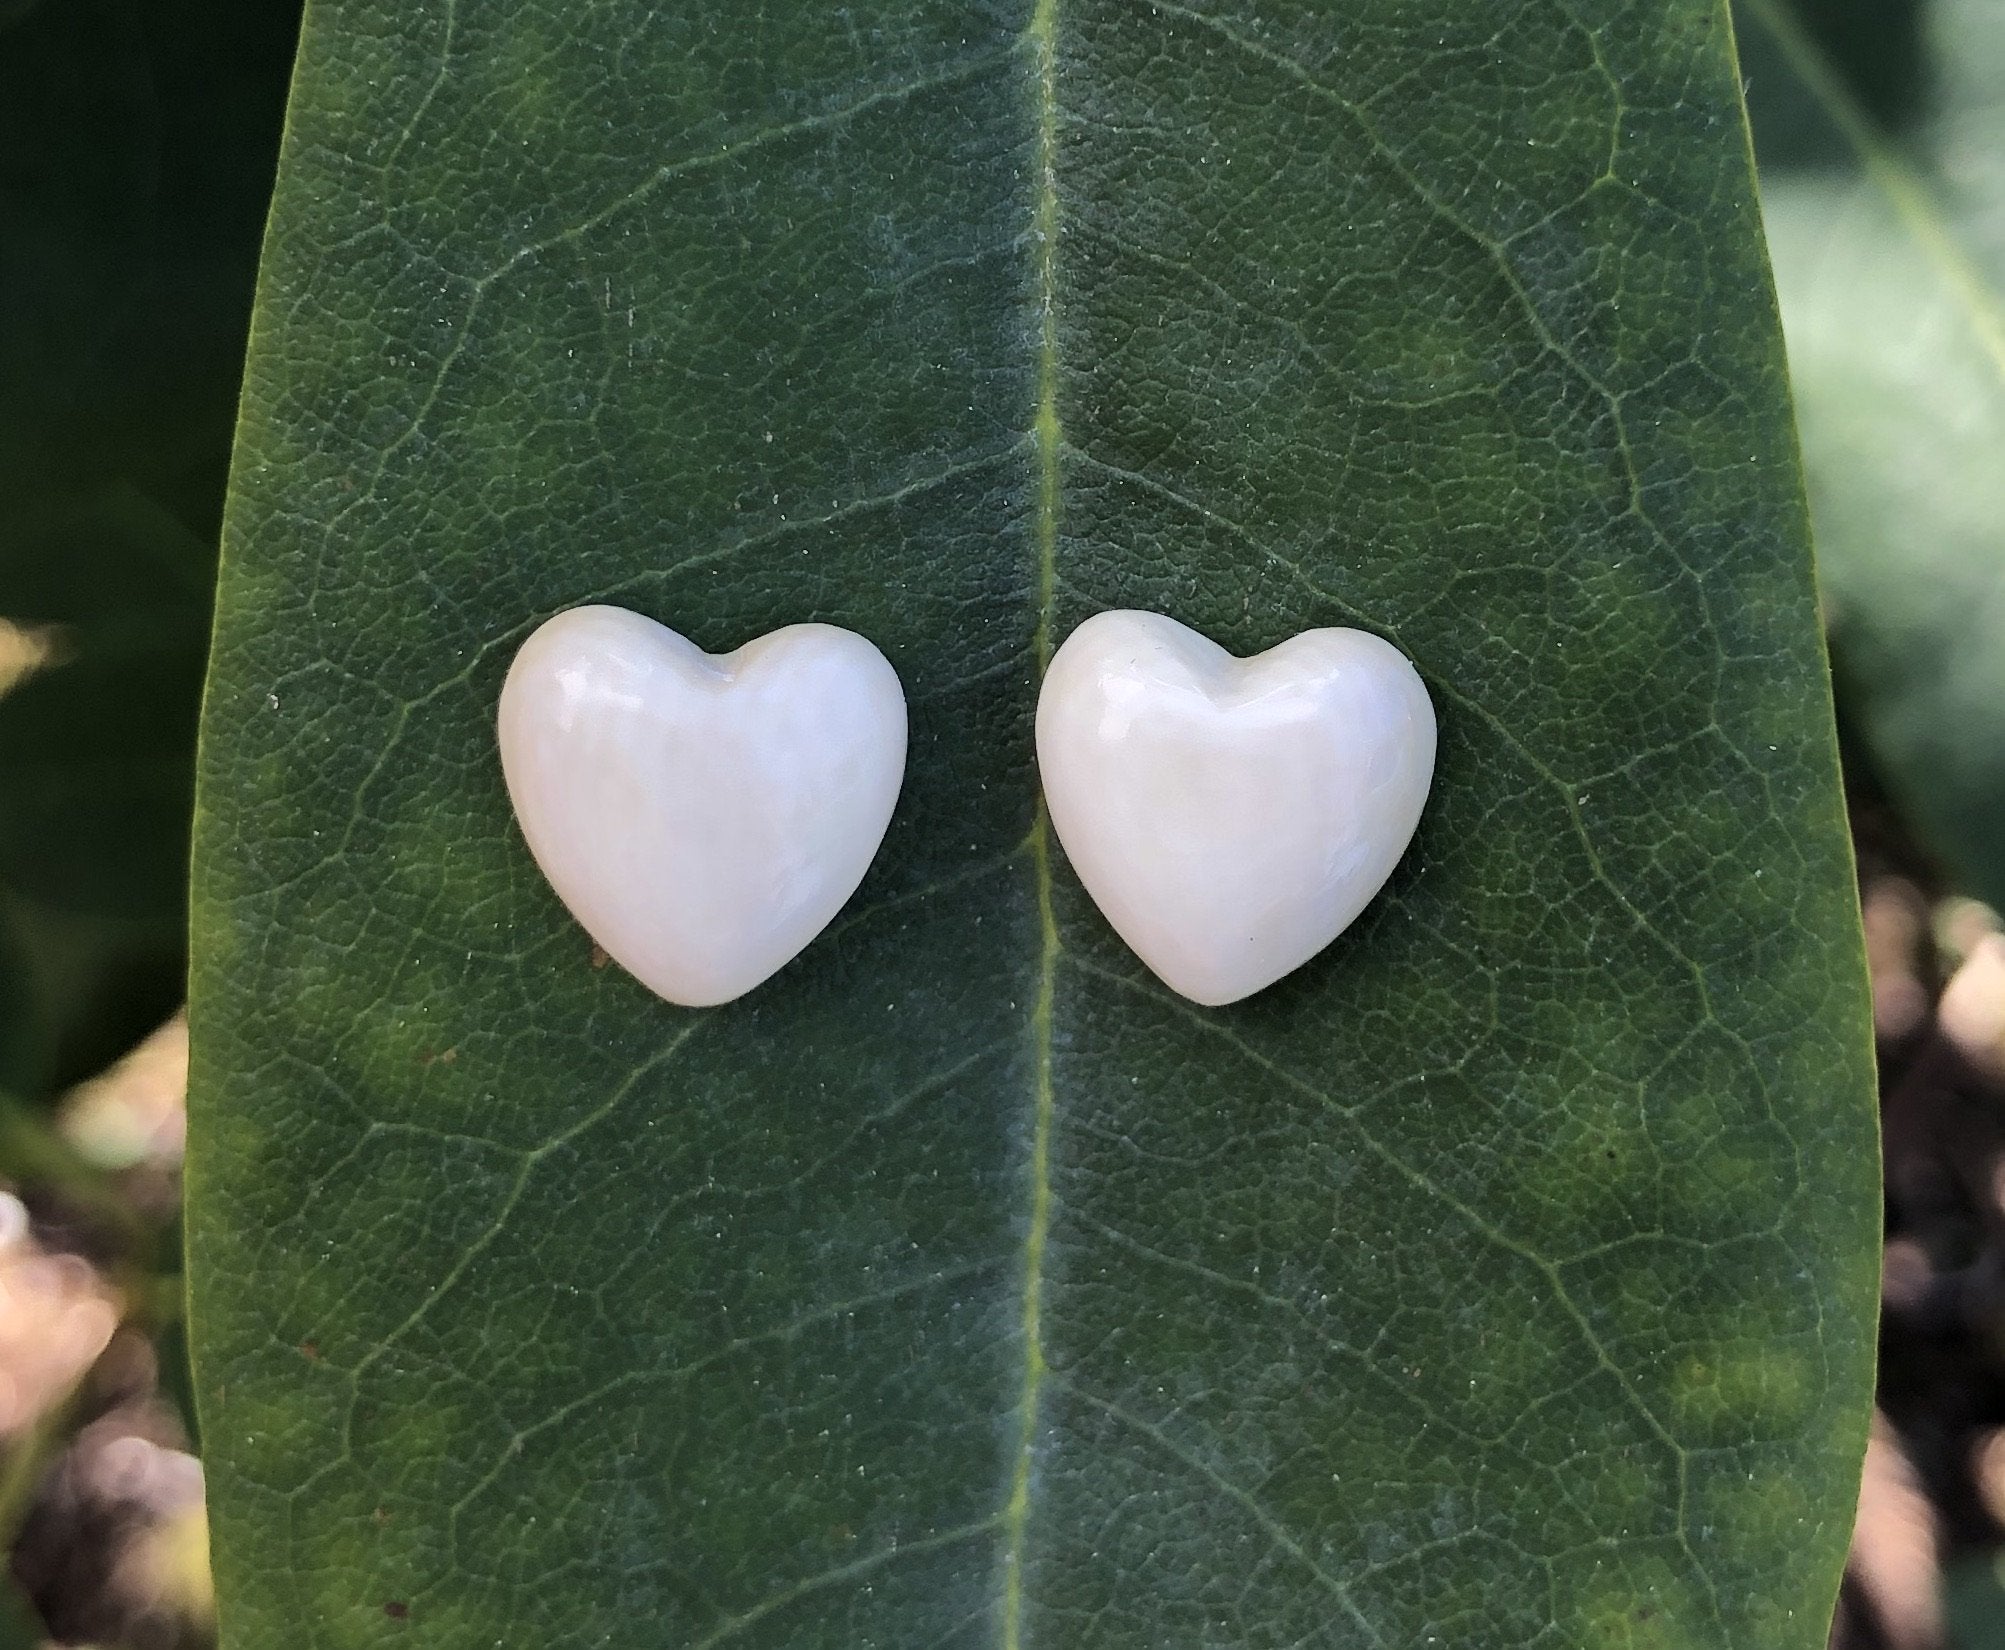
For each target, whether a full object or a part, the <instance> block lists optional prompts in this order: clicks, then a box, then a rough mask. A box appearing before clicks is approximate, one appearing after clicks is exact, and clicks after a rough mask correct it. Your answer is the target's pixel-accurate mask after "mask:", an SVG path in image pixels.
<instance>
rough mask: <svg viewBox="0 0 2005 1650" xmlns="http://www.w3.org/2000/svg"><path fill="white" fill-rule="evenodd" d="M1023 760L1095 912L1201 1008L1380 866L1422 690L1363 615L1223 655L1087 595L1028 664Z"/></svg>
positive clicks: (1406, 823) (1430, 757)
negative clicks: (1033, 704) (1091, 604)
mask: <svg viewBox="0 0 2005 1650" xmlns="http://www.w3.org/2000/svg"><path fill="white" fill-rule="evenodd" d="M1037 760H1038V766H1039V768H1040V769H1041V770H1042V774H1043V780H1044V795H1045V803H1046V806H1047V807H1048V808H1049V809H1050V813H1051V823H1052V825H1053V827H1054V828H1055V829H1056V830H1057V832H1058V839H1059V841H1060V842H1062V843H1063V844H1064V845H1065V852H1066V856H1067V857H1068V858H1069V859H1070V860H1071V861H1072V867H1073V869H1074V870H1075V871H1077V872H1078V874H1079V880H1080V881H1081V882H1082V883H1084V884H1085V885H1086V891H1087V892H1088V893H1089V894H1091V895H1092V896H1093V898H1094V900H1095V902H1096V903H1097V904H1098V905H1099V907H1100V909H1101V910H1102V911H1103V912H1104V913H1105V914H1106V917H1107V920H1108V921H1109V922H1110V923H1112V924H1113V925H1114V928H1115V931H1116V932H1118V933H1119V934H1120V936H1121V938H1122V939H1124V940H1126V941H1127V942H1128V944H1129V946H1130V947H1131V948H1132V949H1133V950H1134V952H1135V954H1136V955H1137V956H1139V957H1140V958H1141V959H1142V961H1143V962H1145V963H1147V964H1148V965H1149V967H1150V968H1152V969H1153V970H1154V971H1155V972H1156V973H1157V974H1158V975H1159V976H1160V977H1161V978H1162V980H1163V981H1164V983H1165V984H1167V985H1168V986H1170V987H1171V988H1172V989H1173V990H1175V991H1177V992H1179V993H1181V994H1182V995H1183V996H1185V997H1188V998H1190V999H1191V1000H1192V1001H1193V1002H1197V1003H1203V1004H1206V1005H1207V1006H1212V1007H1216V1006H1218V1005H1220V1004H1223V1003H1230V1002H1237V1001H1238V1000H1239V999H1240V998H1242V997H1247V996H1251V995H1252V994H1253V993H1254V992H1256V991H1258V990H1260V989H1261V988H1262V987H1264V986H1268V985H1272V984H1273V983H1274V982H1275V981H1276V980H1278V979H1280V978H1281V976H1282V975H1284V974H1287V973H1289V972H1290V971H1292V970H1294V969H1296V968H1299V967H1301V965H1302V964H1303V963H1305V962H1307V961H1308V960H1309V959H1310V958H1311V957H1313V956H1314V955H1315V954H1316V953H1317V952H1318V951H1320V950H1322V949H1323V947H1324V946H1326V945H1328V944H1329V943H1330V941H1332V940H1333V939H1335V938H1336V937H1337V936H1338V935H1339V934H1341V933H1342V932H1343V931H1344V929H1345V928H1347V927H1348V926H1349V925H1350V922H1351V919H1352V918H1354V917H1355V916H1356V915H1357V914H1358V913H1359V912H1360V911H1362V910H1363V909H1364V908H1365V906H1366V905H1367V904H1368V903H1369V902H1370V900H1371V897H1372V895H1374V894H1375V893H1377V892H1378V890H1379V888H1380V887H1381V886H1382V885H1383V884H1384V882H1385V879H1386V878H1387V877H1388V876H1390V875H1391V874H1392V868H1393V866H1395V865H1396V864H1398V863H1399V856H1400V855H1401V854H1402V853H1404V852H1405V851H1406V845H1407V843H1408V842H1409V841H1411V840H1412V837H1413V831H1414V827H1415V826H1416V825H1417V824H1419V822H1420V810H1421V807H1422V806H1423V804H1425V802H1426V801H1427V788H1428V785H1429V784H1430V782H1431V781H1432V780H1433V777H1434V707H1433V706H1432V705H1431V704H1430V703H1429V702H1428V698H1427V689H1426V688H1425V687H1424V686H1423V685H1422V683H1421V680H1420V675H1419V673H1418V672H1417V671H1415V670H1414V668H1413V666H1412V665H1411V664H1410V663H1409V662H1408V661H1407V658H1406V656H1405V655H1404V654H1403V653H1401V652H1400V651H1399V649H1398V648H1396V647H1394V646H1393V645H1392V644H1391V643H1390V642H1387V641H1382V640H1381V639H1380V638H1378V637H1377V636H1372V635H1368V634H1366V633H1365V632H1364V631H1361V630H1309V631H1304V632H1303V633H1302V634H1301V635H1299V636H1295V637H1292V638H1290V639H1289V640H1288V641H1285V642H1283V643H1282V644H1281V645H1280V646H1279V647H1275V648H1271V649H1269V650H1268V651H1267V652H1265V653H1262V654H1259V655H1257V656H1256V657H1254V658H1251V659H1235V658H1234V657H1233V656H1232V655H1231V654H1230V653H1227V652H1226V651H1225V649H1224V648H1222V647H1219V646H1218V645H1217V644H1216V643H1214V642H1210V641H1207V640H1206V639H1205V638H1204V637H1203V636H1200V635H1199V634H1198V633H1197V632H1196V631H1194V630H1191V629H1189V628H1187V627H1186V626H1184V625H1180V624H1178V623H1177V622H1176V621H1175V620H1174V619H1167V618H1164V617H1163V616H1162V615H1161V614H1160V613H1134V612H1113V613H1101V614H1097V615H1096V616H1094V617H1093V618H1091V619H1088V620H1087V621H1086V622H1085V623H1084V624H1082V625H1081V626H1080V627H1079V628H1078V629H1077V630H1075V631H1073V633H1072V634H1071V635H1070V636H1068V637H1067V638H1066V639H1065V644H1064V646H1062V647H1061V648H1059V650H1058V652H1057V655H1056V656H1055V657H1054V658H1053V659H1052V661H1051V668H1050V669H1049V670H1048V671H1047V672H1046V673H1045V678H1044V687H1043V690H1042V692H1041V694H1040V696H1039V699H1038V704H1037Z"/></svg>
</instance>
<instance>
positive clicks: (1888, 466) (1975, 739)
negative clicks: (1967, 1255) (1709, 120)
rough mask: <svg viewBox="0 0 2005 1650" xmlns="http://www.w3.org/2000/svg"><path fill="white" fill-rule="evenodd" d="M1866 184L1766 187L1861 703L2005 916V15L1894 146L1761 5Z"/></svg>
mask: <svg viewBox="0 0 2005 1650" xmlns="http://www.w3.org/2000/svg"><path fill="white" fill-rule="evenodd" d="M1747 4H1748V10H1749V12H1750V14H1751V15H1752V17H1753V18H1754V19H1755V21H1756V22H1757V23H1758V24H1759V25H1760V26H1762V27H1763V28H1765V29H1766V30H1767V31H1768V33H1769V37H1770V39H1771V40H1772V41H1774V42H1776V43H1777V46H1778V48H1779V50H1778V56H1779V57H1780V58H1781V60H1782V61H1783V62H1785V63H1787V64H1788V65H1790V67H1791V68H1792V70H1793V72H1794V73H1795V75H1796V77H1797V84H1798V85H1799V86H1800V87H1802V88H1805V93H1804V94H1800V95H1813V96H1814V97H1815V98H1816V99H1817V100H1818V102H1819V104H1820V106H1821V108H1822V109H1823V111H1824V113H1825V116H1826V118H1827V120H1828V122H1829V123H1830V125H1831V127H1832V130H1833V132H1834V135H1835V136H1836V137H1838V138H1839V139H1841V140H1842V144H1843V147H1842V150H1840V151H1838V153H1839V155H1840V157H1841V158H1842V159H1844V160H1845V161H1848V162H1849V163H1850V164H1849V165H1848V166H1844V167H1838V168H1833V167H1828V166H1827V167H1820V168H1818V169H1816V170H1814V171H1809V172H1804V173H1798V172H1794V171H1792V170H1790V169H1789V168H1787V167H1786V166H1784V165H1782V164H1780V163H1778V164H1776V165H1774V166H1772V167H1770V168H1769V170H1767V171H1766V172H1765V173H1764V178H1763V200H1764V205H1765V210H1766V215H1767V220H1768V230H1769V236H1770V240H1771V244H1772V246H1773V248H1774V254H1775V262H1776V272H1777V279H1778V281H1779V283H1780V286H1781V288H1782V295H1783V314H1784V318H1785V320H1786V322H1787V324H1788V329H1789V348H1790V359H1791V363H1792V366H1793V369H1794V373H1795V382H1796V390H1797V405H1798V408H1799V411H1800V415H1801V419H1802V427H1803V445H1804V454H1805V462H1806V467H1807V469H1808V472H1809V477H1810V484H1811V502H1812V506H1813V509H1814V511H1815V514H1816V520H1817V544H1818V563H1819V570H1820V572H1821V575H1822V578H1823V582H1824V587H1825V594H1826V600H1827V603H1828V605H1829V608H1830V616H1831V642H1832V648H1833V651H1834V653H1835V654H1836V657H1837V662H1838V667H1839V673H1838V675H1839V685H1840V688H1841V691H1842V696H1843V703H1844V706H1845V708H1846V710H1847V712H1848V716H1849V718H1850V720H1851V721H1852V722H1854V723H1855V724H1856V725H1857V728H1858V731H1859V735H1860V738H1861V742H1862V743H1863V745H1864V747H1865V749H1866V750H1867V752H1868V753H1869V754H1870V756H1871V758H1872V761H1873V763H1874V766H1875V768H1876V769H1877V770H1878V771H1879V772H1880V774H1881V775H1882V777H1883V778H1884V780H1885V782H1886V784H1887V785H1888V787H1889V789H1890V790H1891V791H1892V793H1893V794H1894V795H1895V797H1896V798H1897V800H1898V801H1899V802H1900V804H1901V806H1902V809H1903V812H1904V813H1905V814H1906V815H1907V817H1908V818H1909V819H1910V820H1911V821H1912V822H1913V823H1914V825H1915V826H1916V827H1917V828H1918V829H1919V830H1920V831H1921V832H1922V833H1923V835H1924V836H1925V837H1926V838H1927V839H1928V840H1929V841H1930V842H1931V843H1932V844H1933V845H1934V846H1935V848H1936V849H1937V850H1938V851H1939V852H1940V853H1941V854H1942V855H1943V856H1944V857H1945V858H1946V859H1947V860H1948V862H1949V865H1950V868H1951V870H1952V871H1953V872H1954V873H1955V875H1956V876H1957V878H1958V880H1959V881H1960V882H1962V883H1963V884H1964V886H1966V887H1967V888H1968V889H1969V890H1970V891H1971V892H1972V893H1975V894H1977V895H1979V896H1980V897H1982V898H1984V899H1986V900H1988V901H1990V902H1991V903H1992V904H1993V905H1997V906H2001V907H2005V831H2001V830H2000V829H1999V823H1998V822H1999V820H2000V819H2001V818H2005V525H2001V524H2005V462H2001V461H2000V454H2001V453H2005V231H2001V229H2000V226H2001V225H2005V214H2001V212H2000V208H2001V207H2005V99H2001V97H2000V90H1999V89H2000V87H2001V86H2005V17H2001V15H2000V14H1999V12H1998V10H1997V8H1996V7H1994V6H1988V5H1983V4H1979V3H1973V0H1941V3H1939V4H1938V5H1937V6H1936V8H1935V11H1934V28H1933V35H1934V39H1935V42H1936V46H1937V50H1938V54H1939V67H1940V72H1941V75H1942V78H1943V81H1944V85H1943V88H1942V94H1941V107H1940V109H1939V111H1938V113H1937V116H1936V119H1935V122H1934V124H1933V127H1932V129H1931V131H1930V133H1929V137H1930V145H1929V147H1928V148H1927V149H1924V150H1922V151H1921V152H1920V153H1911V152H1908V151H1903V150H1901V149H1898V148H1896V147H1894V146H1893V145H1892V144H1891V143H1890V142H1889V140H1888V139H1887V138H1886V137H1885V136H1884V135H1882V133H1881V132H1880V131H1879V130H1878V129H1877V128H1876V127H1874V126H1873V125H1872V124H1871V122H1870V121H1869V119H1868V118H1867V115H1866V113H1865V112H1864V110H1862V109H1861V108H1860V107H1858V106H1857V104H1856V103H1855V102H1854V100H1853V98H1852V95H1851V93H1850V91H1849V90H1848V88H1847V86H1846V85H1845V83H1844V82H1843V81H1842V80H1841V79H1840V77H1839V76H1838V75H1837V74H1836V73H1835V72H1834V70H1833V69H1832V67H1831V66H1830V64H1829V63H1828V61H1827V60H1826V59H1825V57H1824V56H1823V55H1822V53H1821V51H1820V48H1819V46H1818V44H1817V43H1816V41H1815V40H1814V38H1813V37H1812V36H1810V35H1809V34H1807V33H1806V32H1805V31H1804V30H1803V29H1802V28H1801V27H1800V26H1798V25H1797V24H1796V23H1795V22H1794V21H1793V18H1792V14H1791V13H1790V12H1789V11H1787V10H1786V9H1784V8H1783V7H1782V6H1781V4H1780V3H1779V0H1747Z"/></svg>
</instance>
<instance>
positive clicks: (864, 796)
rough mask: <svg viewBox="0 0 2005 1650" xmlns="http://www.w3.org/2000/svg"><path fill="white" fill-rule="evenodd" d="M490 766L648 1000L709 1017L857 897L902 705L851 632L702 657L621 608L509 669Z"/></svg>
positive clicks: (886, 812) (796, 631)
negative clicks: (496, 767)
mask: <svg viewBox="0 0 2005 1650" xmlns="http://www.w3.org/2000/svg"><path fill="white" fill-rule="evenodd" d="M497 732H498V735H499V738H500V743H501V771H502V775H503V777H504V778H505V779H506V780H507V782H508V794H509V797H510V799H511V800H512V801H513V802H514V804H515V815H516V818H517V819H518V820H520V821H521V824H522V834H523V835H524V836H525V837H527V838H528V840H529V851H530V852H531V853H532V854H534V855H535V856H536V863H537V864H538V865H539V866H541V867H542V869H543V874H544V875H545V876H547V877H548V878H549V879H550V884H551V886H552V887H553V888H555V889H556V890H557V895H558V897H559V898H560V899H562V900H563V902H564V903H565V904H566V905H567V906H569V907H570V909H571V914H572V915H573V916H575V917H576V918H577V919H578V921H579V923H580V924H582V925H583V927H584V929H585V932H586V933H588V934H590V935H591V936H592V938H593V939H595V940H597V941H598V942H599V944H600V945H601V946H603V947H604V948H605V950H606V952H607V954H608V955H609V956H611V957H613V958H614V959H615V960H616V961H618V962H619V963H620V964H621V965H622V966H623V967H625V968H626V969H627V970H628V971H629V972H630V973H632V974H633V975H634V977H635V978H637V979H638V980H639V981H640V982H641V983H642V984H643V985H645V986H647V987H648V988H649V989H650V990H652V991H654V992H656V993H657V994H659V995H660V996H663V997H666V998H667V999H668V1000H669V1001H670V1002H672V1003H681V1004H684V1005H685V1006H687V1007H690V1008H706V1007H709V1006H711V1005H713V1004H716V1003H725V1002H729V1001H730V1000H731V999H732V998H733V997H739V996H743V995H744V993H746V992H747V991H750V990H751V989H752V987H754V986H755V985H757V984H758V983H759V982H760V981H761V980H764V979H766V978H767V977H768V976H769V975H771V974H773V973H774V972H775V971H776V970H778V969H779V968H781V967H782V966H783V965H785V964H786V963H787V962H788V961H789V960H790V959H791V958H793V957H794V956H795V955H796V954H797V953H798V952H799V951H800V950H801V948H802V947H803V946H805V945H806V944H807V943H808V942H809V941H810V940H812V939H813V938H814V937H815V935H817V934H818V933H820V932H821V931H822V929H823V928H825V927H826V926H827V925H828V922H829V920H830V918H832V917H833V916H834V915H835V914H836V912H837V911H839V910H841V909H842V906H843V903H844V902H845V901H846V900H847V899H848V898H849V896H850V895H851V894H853V893H855V892H856V886H857V884H858V883H860V882H861V881H862V880H863V873H864V872H865V871H866V870H868V869H869V867H870V861H871V858H872V856H874V855H875V854H876V852H877V847H878V844H879V843H880V842H882V841H883V840H884V831H885V827H886V826H887V825H889V824H890V822H891V810H892V808H893V807H894V806H895V805H896V803H897V801H898V789H899V786H900V784H901V783H902V781H903V779H904V774H905V694H904V691H903V689H901V688H900V686H899V684H898V675H897V672H896V671H894V670H893V669H892V668H891V665H890V662H889V661H888V660H886V659H885V657H884V655H883V654H882V653H880V652H878V651H877V649H876V648H874V647H872V646H871V645H870V643H869V642H867V641H865V640H864V639H863V638H862V637H861V636H858V635H856V634H855V633H854V632H853V631H848V630H839V629H837V628H836V627H835V626H833V625H825V624H797V625H788V626H787V627H786V628H784V629H782V630H775V631H773V632H772V633H771V634H770V635H766V636H761V637H760V638H759V639H758V640H757V641H753V642H747V643H746V644H745V645H744V646H743V647H741V648H739V649H738V651H737V652H735V653H727V654H721V655H713V654H708V653H705V652H703V651H702V650H701V649H699V648H698V647H697V646H696V645H695V644H694V643H693V642H689V641H686V640H685V639H684V638H682V637H681V636H678V635H677V634H676V633H675V632H674V631H672V630H669V629H667V628H665V627H664V626H662V625H658V624H656V623H655V622H654V621H653V620H652V619H644V618H642V617H641V616H640V615H639V614H638V613H629V612H627V611H625V610H624V609H622V608H617V607H576V608H572V609H571V610H570V611H569V612H566V613H559V614H558V615H557V616H556V617H555V618H554V619H551V620H550V621H549V622H548V623H547V624H544V625H542V626H541V627H540V628H539V629H538V630H537V631H536V633H535V634H534V635H532V636H531V637H530V638H529V640H528V641H526V642H524V643H523V644H522V650H521V651H520V652H519V653H517V654H516V656H515V662H514V663H513V664H512V665H511V666H509V670H508V680H507V682H506V683H505V684H504V685H503V687H502V690H501V711H500V719H499V727H498V729H497Z"/></svg>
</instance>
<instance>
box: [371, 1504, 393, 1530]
mask: <svg viewBox="0 0 2005 1650" xmlns="http://www.w3.org/2000/svg"><path fill="white" fill-rule="evenodd" d="M369 1516H370V1517H371V1518H373V1519H375V1521H376V1523H377V1525H378V1526H379V1527H380V1526H381V1525H384V1524H387V1523H389V1522H390V1509H389V1508H388V1507H378V1508H377V1509H376V1510H375V1511H374V1512H372V1513H371V1514H370V1515H369Z"/></svg>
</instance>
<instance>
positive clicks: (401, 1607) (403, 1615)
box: [383, 1598, 411, 1621]
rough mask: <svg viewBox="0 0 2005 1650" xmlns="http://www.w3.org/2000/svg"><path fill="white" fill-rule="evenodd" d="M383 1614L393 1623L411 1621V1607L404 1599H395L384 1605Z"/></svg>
mask: <svg viewBox="0 0 2005 1650" xmlns="http://www.w3.org/2000/svg"><path fill="white" fill-rule="evenodd" d="M383 1614H384V1615H386V1616H388V1617H389V1618H390V1619H391V1620H392V1621H407V1620H409V1619H410V1614H411V1607H410V1606H409V1605H408V1604H406V1603H405V1602H404V1601H403V1600H402V1599H400V1598H393V1599H391V1600H389V1601H388V1602H387V1603H385V1604H384V1606H383Z"/></svg>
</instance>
